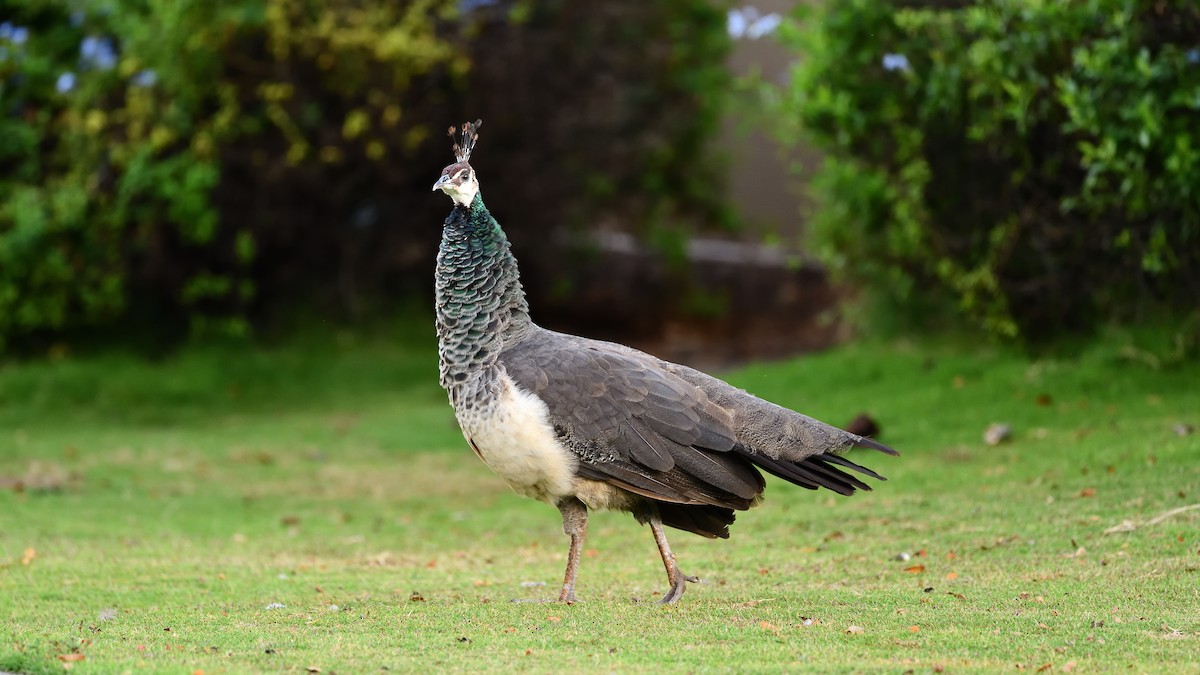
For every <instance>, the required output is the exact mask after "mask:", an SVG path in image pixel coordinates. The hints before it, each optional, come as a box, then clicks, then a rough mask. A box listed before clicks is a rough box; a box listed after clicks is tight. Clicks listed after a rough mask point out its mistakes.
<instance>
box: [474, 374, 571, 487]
mask: <svg viewBox="0 0 1200 675" xmlns="http://www.w3.org/2000/svg"><path fill="white" fill-rule="evenodd" d="M498 389H499V391H498V392H497V394H498V395H497V397H496V400H495V401H493V402H492V403H491V405H488V406H487V407H486V409H482V410H480V409H476V410H471V411H463V412H462V413H460V415H459V419H458V421H459V425H460V426H461V427H462V430H463V435H464V436H466V438H467V441H468V442H469V443H471V445H472V446H474V448H475V450H476V452H478V453H479V456H480V458H481V459H483V461H484V463H486V464H487V465H488V466H489V467H491V469H492V470H493V471H495V472H496V473H497V474H499V475H500V477H501V478H503V479H504V480H505V481H507V482H508V484H509V485H510V486H511V487H512V489H513V490H514V491H516V492H517V493H518V494H521V495H524V496H526V497H531V498H533V499H540V500H542V501H545V502H550V503H554V502H555V501H556V500H557V499H559V498H561V497H565V496H568V495H571V494H573V485H574V476H575V462H576V460H575V458H574V456H573V455H572V454H571V452H570V451H569V450H567V449H566V448H564V447H563V446H562V445H561V444H560V443H559V442H558V438H557V436H556V435H555V433H554V428H553V427H552V426H551V424H550V412H549V410H547V408H546V404H545V403H543V402H542V400H541V399H540V398H538V397H537V396H535V395H534V394H532V393H530V392H528V391H525V390H523V389H522V388H521V387H520V386H519V385H518V384H517V383H515V382H513V380H512V378H510V377H509V376H508V375H507V374H506V373H504V372H503V371H502V372H501V373H500V377H499V387H498Z"/></svg>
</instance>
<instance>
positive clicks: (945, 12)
mask: <svg viewBox="0 0 1200 675" xmlns="http://www.w3.org/2000/svg"><path fill="white" fill-rule="evenodd" d="M902 4H903V5H905V6H901V5H902ZM1197 35H1200V6H1197V5H1196V4H1195V3H1185V2H1157V1H1155V2H1150V1H1147V0H1082V1H1080V2H1069V3H1065V2H1055V1H1053V0H1003V1H1002V0H986V1H984V2H978V3H957V2H955V3H935V2H916V3H896V2H892V1H890V0H831V1H830V2H828V3H824V7H823V8H822V9H820V10H810V9H802V10H800V11H799V12H798V13H797V15H796V17H795V21H794V22H793V23H792V24H791V25H790V26H788V27H787V29H786V30H785V32H784V41H785V43H786V44H787V45H789V46H790V47H792V48H793V49H794V50H795V51H796V52H798V53H799V54H802V55H803V59H801V60H800V61H799V62H798V65H797V66H796V67H795V68H794V70H793V73H792V80H791V82H790V84H789V85H788V86H787V87H786V88H785V89H784V90H783V91H782V92H781V94H782V96H781V97H780V99H779V101H780V106H781V112H782V113H783V115H784V116H785V117H786V118H788V119H791V120H796V121H798V122H799V125H800V126H802V127H803V128H804V129H805V130H806V132H807V133H809V134H811V135H812V136H813V137H815V138H816V139H817V140H818V141H819V142H820V144H821V145H822V146H823V147H824V148H825V149H826V150H827V152H828V158H827V160H826V162H825V164H824V167H823V168H822V169H821V171H820V175H819V178H818V181H817V193H818V196H819V198H820V203H821V209H820V211H819V213H818V216H817V218H816V222H815V223H814V235H815V239H816V241H818V242H819V244H820V247H821V250H822V252H823V254H824V255H825V257H826V259H827V260H828V261H829V262H830V263H831V265H832V266H833V267H834V268H835V269H837V270H839V271H840V272H842V273H843V274H845V275H847V276H850V277H852V278H855V279H857V280H859V281H862V282H864V283H865V284H866V285H867V287H868V288H869V289H871V291H872V292H873V293H875V294H876V295H878V296H883V297H886V298H890V299H891V300H892V301H893V302H896V303H898V304H899V305H900V306H902V307H907V308H909V311H910V312H918V311H924V310H925V309H927V308H928V307H929V305H930V304H931V303H930V302H929V300H930V299H931V298H932V299H933V300H934V301H935V302H934V303H933V304H937V301H938V300H941V301H944V303H948V304H951V305H952V306H954V307H956V308H957V311H959V312H960V313H961V314H962V315H963V316H965V317H967V318H968V319H969V320H970V321H972V322H975V323H976V324H977V325H980V326H982V327H983V328H985V329H987V330H988V331H991V332H993V333H996V334H1000V335H1003V336H1008V337H1018V336H1019V337H1022V338H1026V339H1037V338H1040V337H1045V336H1048V335H1053V334H1056V333H1060V332H1063V331H1072V330H1080V329H1084V330H1086V329H1087V328H1088V327H1090V326H1094V325H1095V324H1096V322H1098V321H1101V320H1107V319H1113V318H1115V319H1129V318H1131V317H1136V316H1138V315H1139V313H1143V312H1147V311H1150V310H1152V309H1153V308H1164V307H1165V308H1181V307H1182V308H1190V309H1195V306H1196V305H1195V301H1196V298H1197V297H1200V200H1197V199H1196V195H1195V186H1196V185H1200V146H1198V143H1197V139H1198V138H1200V43H1197V41H1196V36H1197ZM793 131H794V129H793Z"/></svg>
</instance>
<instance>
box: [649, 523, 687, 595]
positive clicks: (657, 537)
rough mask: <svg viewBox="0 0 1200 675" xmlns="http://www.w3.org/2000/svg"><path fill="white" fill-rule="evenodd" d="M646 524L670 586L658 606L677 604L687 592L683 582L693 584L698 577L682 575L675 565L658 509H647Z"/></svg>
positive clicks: (673, 555)
mask: <svg viewBox="0 0 1200 675" xmlns="http://www.w3.org/2000/svg"><path fill="white" fill-rule="evenodd" d="M647 511H648V513H647V514H646V522H648V523H650V531H651V532H653V533H654V543H656V544H658V553H659V555H661V556H662V561H663V566H664V567H666V568H667V581H668V582H670V584H671V590H669V591H667V594H666V595H664V596H663V598H662V600H659V601H658V603H659V604H660V605H673V604H675V603H676V602H679V598H682V597H683V592H684V591H685V590H687V584H686V583H685V582H688V581H690V582H692V583H693V584H694V583H696V582H698V581H700V577H692V576H688V575H686V574H684V573H683V571H682V570H680V569H679V566H678V565H676V564H675V554H674V553H672V552H671V545H670V544H668V543H667V533H666V532H664V531H663V524H662V517H661V516H659V515H658V508H657V507H655V506H653V505H650V506H649V507H648V508H647Z"/></svg>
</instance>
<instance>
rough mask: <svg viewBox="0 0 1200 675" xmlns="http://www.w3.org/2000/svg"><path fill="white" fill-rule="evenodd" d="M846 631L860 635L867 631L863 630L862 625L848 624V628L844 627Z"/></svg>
mask: <svg viewBox="0 0 1200 675" xmlns="http://www.w3.org/2000/svg"><path fill="white" fill-rule="evenodd" d="M846 632H847V633H849V634H850V635H860V634H862V633H865V632H867V631H865V630H863V627H862V626H850V627H849V628H847V629H846Z"/></svg>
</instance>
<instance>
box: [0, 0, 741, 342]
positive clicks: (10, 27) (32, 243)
mask: <svg viewBox="0 0 1200 675" xmlns="http://www.w3.org/2000/svg"><path fill="white" fill-rule="evenodd" d="M0 17H4V22H3V24H2V25H0V346H2V345H3V343H4V342H5V340H6V339H8V340H12V339H14V338H19V339H25V340H29V339H31V337H36V336H42V335H48V334H56V333H61V332H62V331H71V330H76V329H79V328H86V327H89V326H112V325H115V324H118V323H125V322H126V320H128V319H130V318H131V317H134V318H137V319H138V320H137V321H136V322H135V323H134V325H137V326H143V327H144V326H146V325H156V326H157V325H165V326H169V327H173V328H175V329H183V330H186V329H187V328H188V327H190V328H191V329H192V330H196V329H201V330H216V331H219V332H223V333H235V334H236V333H242V332H245V331H246V330H247V328H248V327H249V320H251V319H253V318H255V317H257V316H260V315H261V314H262V313H263V309H264V308H265V307H286V308H288V309H291V308H295V307H297V306H301V307H309V308H312V307H315V308H317V309H324V310H332V311H341V312H347V313H351V314H355V313H359V312H360V311H361V308H362V306H363V304H364V303H365V302H367V301H368V300H370V299H371V298H372V297H373V296H380V295H387V294H394V293H397V292H399V293H400V294H403V293H405V292H412V291H418V290H423V289H424V288H425V286H426V285H427V284H428V283H429V281H428V277H429V273H430V261H431V260H432V256H433V250H434V248H433V247H434V246H435V245H436V243H435V242H436V240H437V237H438V235H439V234H440V223H441V219H442V217H443V216H444V215H445V212H446V204H445V203H444V200H443V199H437V198H436V196H434V197H432V198H431V196H430V193H429V185H431V184H432V181H433V180H434V179H435V178H436V175H437V172H438V171H439V170H440V168H441V167H442V166H443V165H445V164H446V163H448V162H449V161H450V159H451V158H450V153H449V145H448V141H447V140H446V139H445V136H444V134H445V128H446V126H447V125H448V124H449V123H452V122H455V121H461V120H463V119H467V118H468V117H472V118H473V117H476V116H480V117H483V118H484V119H485V120H486V121H487V123H488V124H487V126H486V127H485V133H488V129H491V130H492V131H491V132H490V140H489V141H488V143H487V144H486V146H487V148H486V149H487V152H486V153H482V152H481V153H480V157H479V159H478V160H477V164H478V165H479V166H480V168H481V169H483V168H485V167H487V166H490V167H491V169H490V170H489V171H488V172H487V173H486V175H487V176H488V184H487V187H486V188H485V189H486V190H487V192H488V196H489V203H490V204H492V205H493V209H495V208H496V203H505V204H506V205H507V206H509V207H511V210H510V212H512V213H521V214H530V217H528V218H523V219H522V220H520V221H517V222H513V220H512V219H510V220H509V221H507V222H506V226H508V227H509V229H513V230H516V229H520V228H523V227H524V228H529V229H530V230H531V232H532V233H533V234H532V235H531V236H532V237H534V238H539V237H540V238H541V239H542V240H544V237H545V234H546V233H547V232H548V231H551V230H552V229H553V228H555V227H559V226H561V225H562V224H563V223H570V222H581V221H583V220H584V219H593V218H598V217H600V214H606V215H610V216H615V217H620V218H625V219H628V220H629V221H630V222H634V223H638V224H640V225H641V226H642V227H646V228H649V227H651V226H653V224H654V223H656V222H658V221H660V220H661V219H662V218H663V209H664V208H665V209H667V210H668V211H670V212H672V213H676V214H680V215H686V214H687V213H692V214H698V215H697V217H707V215H705V214H708V215H711V214H712V213H715V212H716V208H717V207H716V202H715V201H714V199H713V198H712V195H713V194H715V191H714V190H713V189H712V184H713V181H715V174H713V173H712V172H711V171H708V172H705V171H704V169H703V162H702V161H700V160H701V159H702V155H703V141H704V139H705V138H706V137H707V136H708V134H709V133H710V132H711V131H712V130H713V129H715V126H716V119H717V113H716V111H717V110H718V108H719V100H720V95H721V93H722V91H723V86H724V82H723V80H722V79H721V78H720V76H719V75H718V73H723V69H722V67H721V64H722V61H721V59H722V57H723V55H724V53H725V52H724V49H725V48H726V47H727V41H726V40H724V34H723V18H722V17H723V14H722V13H721V12H720V11H719V10H717V9H715V8H708V7H700V8H698V7H695V6H693V3H690V2H684V1H683V0H671V1H670V2H664V3H659V4H655V5H654V6H653V7H647V6H643V3H640V2H634V1H633V0H629V1H625V2H614V3H601V4H600V5H598V6H595V7H589V6H579V5H578V3H569V2H541V3H534V2H524V1H513V0H509V1H502V0H460V1H459V2H446V1H445V0H440V1H435V0H408V1H406V2H393V1H390V0H237V1H234V2H224V3H218V2H209V1H207V0H178V1H176V2H159V1H156V0H151V1H146V0H109V1H107V2H96V3H93V2H80V1H77V0H34V1H33V2H14V1H12V0H9V1H7V2H6V1H5V0H0ZM542 48H544V50H545V51H542V50H541V49H542ZM509 134H511V135H509ZM613 138H617V139H619V141H618V142H616V143H610V140H611V139H613ZM501 139H503V140H501ZM693 163H694V164H695V166H694V167H693ZM692 169H694V170H692ZM626 191H628V192H626ZM559 264H561V262H560V263H559Z"/></svg>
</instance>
